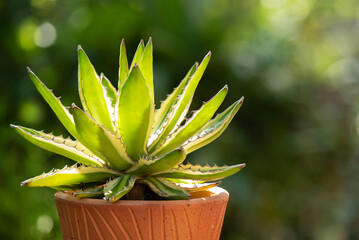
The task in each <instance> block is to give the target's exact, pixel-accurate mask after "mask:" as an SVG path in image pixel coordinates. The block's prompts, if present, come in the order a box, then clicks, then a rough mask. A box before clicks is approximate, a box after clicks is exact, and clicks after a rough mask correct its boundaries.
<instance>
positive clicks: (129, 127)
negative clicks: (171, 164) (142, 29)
mask: <svg viewBox="0 0 359 240" xmlns="http://www.w3.org/2000/svg"><path fill="white" fill-rule="evenodd" d="M116 112H117V114H118V116H117V120H118V129H119V132H120V135H121V139H122V141H123V143H124V144H125V146H126V150H127V153H128V155H129V156H130V157H131V158H132V159H133V160H137V159H139V158H140V157H141V156H144V155H147V149H146V146H147V141H148V139H149V137H150V134H151V130H152V129H151V127H152V124H153V114H154V102H153V99H152V98H151V94H150V89H149V87H148V85H147V83H146V80H145V79H144V78H143V76H142V74H141V71H140V69H139V68H138V66H137V64H135V66H134V67H133V68H132V70H131V72H130V75H129V76H128V78H127V80H126V82H125V83H124V85H123V86H122V88H121V91H120V93H119V96H118V100H117V109H116Z"/></svg>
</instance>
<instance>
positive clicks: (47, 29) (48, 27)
mask: <svg viewBox="0 0 359 240" xmlns="http://www.w3.org/2000/svg"><path fill="white" fill-rule="evenodd" d="M56 37H57V35H56V29H55V27H54V26H53V25H52V24H51V23H48V22H45V23H43V24H41V25H40V26H39V27H38V28H37V29H36V31H35V36H34V40H35V44H36V45H37V46H39V47H42V48H46V47H50V46H51V45H52V44H54V43H55V40H56Z"/></svg>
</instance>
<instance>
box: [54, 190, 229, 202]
mask: <svg viewBox="0 0 359 240" xmlns="http://www.w3.org/2000/svg"><path fill="white" fill-rule="evenodd" d="M228 197H229V193H228V192H227V191H226V190H225V189H223V188H221V187H213V188H210V189H208V190H205V191H202V192H195V193H193V198H191V199H188V200H118V201H116V202H114V203H111V202H109V201H106V200H104V199H93V198H78V197H75V196H72V195H71V194H69V193H65V192H62V191H58V192H56V193H55V200H56V201H67V202H77V203H79V204H81V203H84V204H93V205H131V206H135V205H158V204H161V205H173V204H193V203H200V202H206V201H209V200H210V201H216V200H222V199H224V198H228Z"/></svg>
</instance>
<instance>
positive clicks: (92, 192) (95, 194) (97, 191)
mask: <svg viewBox="0 0 359 240" xmlns="http://www.w3.org/2000/svg"><path fill="white" fill-rule="evenodd" d="M103 189H104V186H95V187H89V188H85V189H82V190H77V191H75V192H74V193H72V195H73V196H75V197H79V198H101V197H102V196H103V194H104V193H103Z"/></svg>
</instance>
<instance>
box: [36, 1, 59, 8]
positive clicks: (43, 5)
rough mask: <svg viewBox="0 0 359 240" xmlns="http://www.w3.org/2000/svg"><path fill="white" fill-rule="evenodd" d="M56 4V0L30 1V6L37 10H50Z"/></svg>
mask: <svg viewBox="0 0 359 240" xmlns="http://www.w3.org/2000/svg"><path fill="white" fill-rule="evenodd" d="M55 3H56V0H31V5H32V6H34V7H36V8H39V9H49V8H52V7H53V6H54V5H55Z"/></svg>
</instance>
